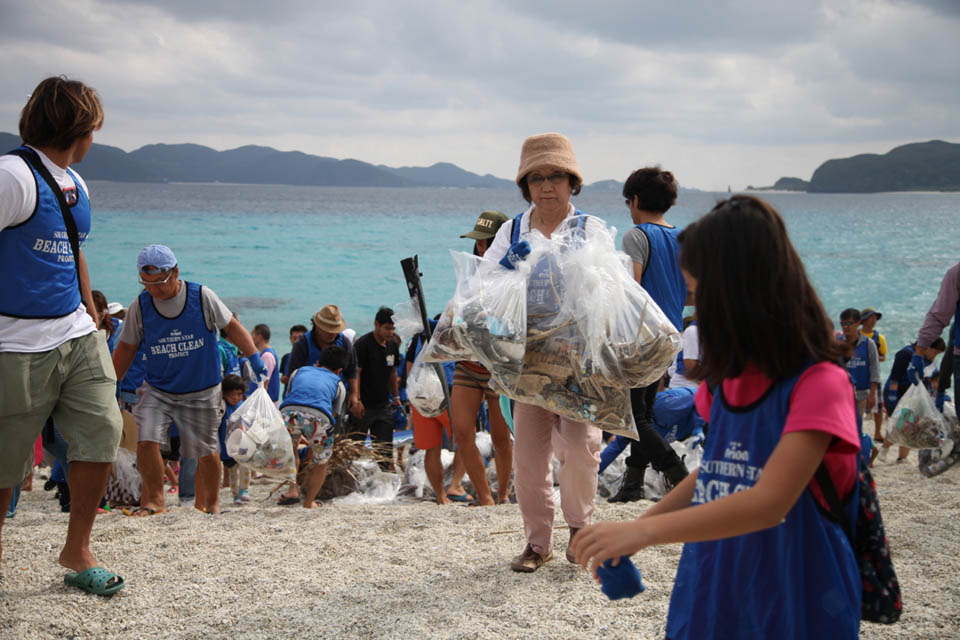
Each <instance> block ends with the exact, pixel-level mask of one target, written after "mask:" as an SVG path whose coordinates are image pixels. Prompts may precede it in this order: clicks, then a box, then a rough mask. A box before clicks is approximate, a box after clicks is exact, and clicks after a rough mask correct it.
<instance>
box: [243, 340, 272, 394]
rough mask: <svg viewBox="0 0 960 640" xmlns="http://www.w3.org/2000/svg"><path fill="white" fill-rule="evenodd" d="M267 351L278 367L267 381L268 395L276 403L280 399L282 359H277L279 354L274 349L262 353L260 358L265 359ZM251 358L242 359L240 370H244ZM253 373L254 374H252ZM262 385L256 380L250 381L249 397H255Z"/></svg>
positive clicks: (267, 349)
mask: <svg viewBox="0 0 960 640" xmlns="http://www.w3.org/2000/svg"><path fill="white" fill-rule="evenodd" d="M267 351H269V352H270V353H272V354H273V357H274V358H275V359H276V361H277V366H276V367H275V368H274V370H273V374H272V375H271V376H270V379H269V380H267V395H268V396H270V399H271V400H273V401H274V402H276V401H277V400H279V399H280V358H279V357H277V352H276V351H274V350H273V347H267V348H266V349H264V350H263V351H261V352H260V356H261V357H263V354H265V353H266V352H267ZM249 360H250V359H249V358H246V357H243V358H240V369H241V370H243V365H244V364H246V363H247V362H249ZM251 373H252V372H251ZM254 377H256V376H254ZM259 386H260V385H259V384H258V383H257V381H256V380H251V381H250V386H249V387H247V395H248V396H249V395H253V392H254V391H256V390H257V387H259Z"/></svg>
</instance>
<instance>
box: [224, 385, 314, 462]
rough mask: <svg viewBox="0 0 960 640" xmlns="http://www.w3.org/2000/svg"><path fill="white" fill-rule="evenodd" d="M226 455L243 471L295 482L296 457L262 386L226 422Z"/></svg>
mask: <svg viewBox="0 0 960 640" xmlns="http://www.w3.org/2000/svg"><path fill="white" fill-rule="evenodd" d="M226 447H227V455H229V456H230V457H231V458H233V459H234V460H236V461H237V462H238V463H240V464H242V465H243V466H244V467H246V468H248V469H250V470H252V471H256V472H258V473H262V474H263V475H266V476H270V477H272V478H277V479H280V480H295V479H296V475H297V463H296V457H295V454H294V451H293V443H292V441H291V439H290V434H289V433H288V432H287V428H286V426H284V423H283V417H282V416H281V415H280V410H279V409H277V407H276V405H274V404H273V400H271V399H270V395H269V394H268V393H267V390H266V388H265V387H264V385H262V384H261V385H260V386H259V387H257V390H256V391H254V392H253V393H252V394H251V395H250V397H249V398H247V399H246V400H244V401H243V404H241V405H240V406H239V407H237V409H236V411H234V412H233V413H232V414H231V415H230V418H229V419H228V420H227V441H226Z"/></svg>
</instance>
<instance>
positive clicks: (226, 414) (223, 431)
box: [217, 402, 240, 462]
mask: <svg viewBox="0 0 960 640" xmlns="http://www.w3.org/2000/svg"><path fill="white" fill-rule="evenodd" d="M223 405H224V408H223V418H221V419H220V426H219V427H217V440H219V441H220V461H221V462H233V461H234V460H233V458H231V457H230V456H229V454H227V422H228V421H229V420H230V416H232V415H233V412H234V411H236V410H237V408H238V407H239V406H240V405H239V404H230V403H229V402H224V403H223Z"/></svg>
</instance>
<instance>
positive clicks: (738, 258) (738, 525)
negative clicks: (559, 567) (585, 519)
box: [574, 196, 860, 640]
mask: <svg viewBox="0 0 960 640" xmlns="http://www.w3.org/2000/svg"><path fill="white" fill-rule="evenodd" d="M680 243H681V254H680V266H681V267H682V269H683V273H684V276H685V277H686V278H687V281H688V286H689V288H690V289H691V290H692V291H694V292H695V300H696V307H697V315H698V319H699V327H700V344H701V353H700V362H699V363H698V365H697V366H696V367H695V368H694V370H693V372H692V375H693V377H695V378H697V379H704V380H705V383H704V384H701V386H700V388H699V390H698V392H697V395H696V403H697V408H698V410H699V411H700V413H701V415H702V416H703V417H704V419H705V420H707V421H708V422H709V423H710V425H709V431H708V435H707V442H706V445H705V450H704V457H703V461H702V462H701V465H700V468H699V469H698V471H696V472H694V473H692V474H690V476H688V477H687V478H686V479H685V480H684V481H683V482H681V483H680V484H679V485H677V486H676V487H675V488H674V490H673V491H671V492H670V493H669V494H668V495H667V496H666V497H665V498H664V499H663V500H661V501H660V502H659V503H657V504H656V505H655V506H653V507H652V508H651V509H649V510H648V511H647V512H646V513H644V514H643V515H642V516H640V517H639V518H637V519H636V520H633V521H629V522H603V523H599V524H596V525H593V526H590V527H587V528H586V529H584V530H583V531H581V532H580V533H579V534H578V535H577V537H576V539H575V540H574V551H575V554H576V558H577V561H578V562H579V563H580V565H581V566H582V567H583V568H587V567H588V566H589V567H590V568H591V569H592V570H593V573H594V576H595V577H596V576H597V570H598V568H599V567H600V566H601V565H602V564H603V563H604V562H606V561H607V560H611V561H612V564H613V565H614V566H615V565H616V564H617V563H618V562H619V559H621V558H622V557H623V556H630V555H632V554H634V553H636V552H638V551H640V550H641V549H643V548H645V547H648V546H652V545H658V544H667V543H673V542H683V543H686V544H685V545H684V551H683V555H682V556H681V560H680V564H679V567H678V570H677V577H676V580H675V583H674V591H673V597H672V599H671V603H670V611H669V614H668V618H667V634H666V635H667V637H668V638H671V639H672V640H677V639H679V638H713V637H716V638H723V637H728V638H729V637H756V638H761V637H763V638H773V637H776V638H812V637H818V638H823V637H830V638H851V639H852V638H856V637H857V635H858V633H859V620H860V577H859V571H858V568H857V564H856V560H855V558H854V555H853V551H852V549H851V547H850V543H849V540H848V539H847V538H846V535H845V533H844V531H843V528H842V527H841V525H840V524H839V523H836V522H834V521H832V520H830V519H829V518H828V517H827V516H826V515H825V514H824V513H823V511H822V509H821V508H820V506H819V505H820V504H823V500H822V497H821V496H820V494H819V489H818V488H817V487H815V486H814V485H815V484H816V482H815V481H814V480H813V476H814V473H815V472H816V470H817V468H818V467H819V466H820V463H821V462H823V463H824V465H825V466H826V468H827V470H828V471H829V473H830V474H831V476H832V478H833V481H834V485H835V486H836V488H837V491H838V493H839V495H840V497H841V499H844V498H846V497H847V496H849V495H850V494H851V492H852V491H853V488H854V483H855V479H856V473H857V467H856V464H857V454H858V452H859V448H860V438H859V430H858V427H857V421H856V412H855V405H854V395H853V388H852V385H851V383H850V381H849V378H848V376H847V374H846V372H845V371H844V369H843V368H842V367H840V366H838V365H837V364H836V362H837V361H838V360H839V359H840V357H841V356H842V349H843V346H842V345H840V344H839V343H838V342H837V341H836V340H835V339H834V337H833V334H832V331H831V328H830V323H829V319H828V317H827V314H826V312H825V311H824V308H823V305H822V304H821V302H820V300H819V298H818V297H817V294H816V292H815V291H814V288H813V286H812V285H811V283H810V281H809V280H808V278H807V275H806V272H805V270H804V267H803V263H802V261H801V260H800V256H799V255H798V254H797V252H796V250H795V249H794V247H793V245H792V244H791V242H790V240H789V238H788V236H787V232H786V227H785V225H784V223H783V220H782V219H781V218H780V216H779V214H778V213H777V212H776V211H775V210H774V209H773V207H771V206H770V205H769V204H767V203H766V202H764V201H762V200H760V199H757V198H753V197H750V196H735V197H733V198H730V199H729V200H726V201H723V202H721V203H719V204H718V205H717V206H716V207H714V209H713V210H712V211H711V212H710V213H709V214H707V215H706V216H704V217H702V218H701V219H699V220H697V221H696V222H694V223H693V224H691V225H690V226H689V227H687V229H686V230H684V231H683V233H682V234H681V235H680ZM787 603H788V604H787Z"/></svg>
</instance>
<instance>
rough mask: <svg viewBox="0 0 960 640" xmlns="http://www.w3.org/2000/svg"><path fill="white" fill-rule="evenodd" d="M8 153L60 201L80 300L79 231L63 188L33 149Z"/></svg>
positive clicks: (81, 296)
mask: <svg viewBox="0 0 960 640" xmlns="http://www.w3.org/2000/svg"><path fill="white" fill-rule="evenodd" d="M10 154H11V155H15V156H20V157H21V158H23V160H24V162H26V163H27V164H29V165H30V166H31V167H33V168H34V170H35V171H36V172H37V173H39V174H40V177H41V178H43V181H44V182H46V183H47V186H49V187H50V190H51V191H53V193H54V195H56V196H57V202H59V203H60V214H61V215H62V216H63V224H64V226H65V227H66V228H67V237H68V238H69V239H70V249H71V250H72V251H73V264H74V266H75V267H76V268H77V288H79V289H80V299H81V300H82V299H83V288H82V287H81V286H80V233H79V232H78V231H77V223H76V221H75V220H74V219H73V213H72V212H71V211H70V206H69V205H68V204H67V199H66V198H65V197H64V195H63V190H61V189H60V185H58V184H57V181H56V180H54V179H53V176H52V175H50V171H49V170H48V169H47V168H46V167H45V166H44V164H43V161H41V160H40V156H38V155H37V153H36V152H35V151H34V150H33V149H29V148H27V147H20V148H19V149H14V150H13V151H11V152H10ZM79 188H80V185H77V189H79ZM39 197H40V194H37V198H39Z"/></svg>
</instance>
